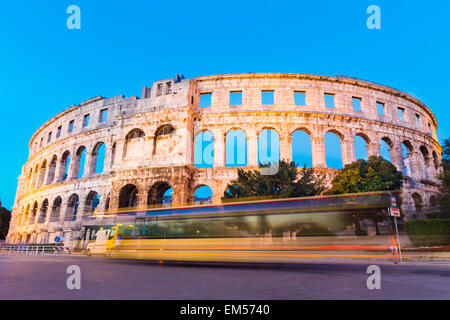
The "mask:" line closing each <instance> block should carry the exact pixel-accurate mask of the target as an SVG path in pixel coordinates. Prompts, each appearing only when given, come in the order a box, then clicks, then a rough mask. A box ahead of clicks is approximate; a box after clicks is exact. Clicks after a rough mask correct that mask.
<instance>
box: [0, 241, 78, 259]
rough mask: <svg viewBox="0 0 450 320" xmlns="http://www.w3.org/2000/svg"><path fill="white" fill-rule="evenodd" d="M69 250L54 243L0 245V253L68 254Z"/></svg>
mask: <svg viewBox="0 0 450 320" xmlns="http://www.w3.org/2000/svg"><path fill="white" fill-rule="evenodd" d="M69 253H70V251H68V250H66V249H65V248H63V247H62V246H58V245H55V244H50V245H49V244H46V245H26V244H24V245H21V244H16V245H3V246H0V255H15V256H19V255H20V256H25V255H36V256H37V255H48V254H53V255H55V254H69Z"/></svg>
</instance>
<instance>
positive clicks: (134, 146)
mask: <svg viewBox="0 0 450 320" xmlns="http://www.w3.org/2000/svg"><path fill="white" fill-rule="evenodd" d="M144 140H145V133H144V131H142V130H141V129H138V128H135V129H133V130H131V131H130V132H128V133H127V135H126V136H125V144H124V151H123V158H129V159H135V158H139V157H140V155H141V153H142V150H143V149H144Z"/></svg>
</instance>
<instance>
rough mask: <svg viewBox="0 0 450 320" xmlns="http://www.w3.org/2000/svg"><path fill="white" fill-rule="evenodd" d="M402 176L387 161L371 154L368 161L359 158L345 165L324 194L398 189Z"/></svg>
mask: <svg viewBox="0 0 450 320" xmlns="http://www.w3.org/2000/svg"><path fill="white" fill-rule="evenodd" d="M402 176H403V175H402V173H401V172H400V171H398V170H397V168H396V167H395V166H394V165H393V164H392V163H390V162H389V161H387V160H384V159H383V158H382V157H379V156H371V157H370V158H369V160H368V161H366V160H363V159H359V160H357V161H354V162H352V163H350V164H347V165H345V167H344V168H343V169H342V170H341V172H339V173H338V174H337V175H336V176H335V177H334V179H333V181H332V182H331V183H332V187H331V188H330V189H329V190H327V191H326V192H325V194H343V193H359V192H372V191H386V190H399V189H400V188H401V187H402V184H403V179H402Z"/></svg>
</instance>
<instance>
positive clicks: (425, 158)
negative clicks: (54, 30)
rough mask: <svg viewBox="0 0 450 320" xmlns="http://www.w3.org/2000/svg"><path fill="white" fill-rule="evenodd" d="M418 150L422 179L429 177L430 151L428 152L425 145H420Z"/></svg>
mask: <svg viewBox="0 0 450 320" xmlns="http://www.w3.org/2000/svg"><path fill="white" fill-rule="evenodd" d="M419 151H420V153H419V154H420V158H421V159H420V160H421V161H420V164H421V169H422V177H423V178H424V179H431V175H432V174H431V172H430V169H431V168H430V162H431V161H430V153H429V152H428V149H427V147H425V146H423V145H422V146H420V147H419Z"/></svg>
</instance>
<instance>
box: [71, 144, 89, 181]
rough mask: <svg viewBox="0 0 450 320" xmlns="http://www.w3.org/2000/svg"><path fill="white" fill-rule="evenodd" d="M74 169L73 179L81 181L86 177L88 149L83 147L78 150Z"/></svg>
mask: <svg viewBox="0 0 450 320" xmlns="http://www.w3.org/2000/svg"><path fill="white" fill-rule="evenodd" d="M75 156H76V158H75V162H74V164H75V165H74V168H73V175H72V176H73V177H74V178H76V179H80V178H82V177H83V175H84V165H85V162H86V148H85V147H84V146H81V147H79V148H78V150H77V153H76V155H75Z"/></svg>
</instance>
